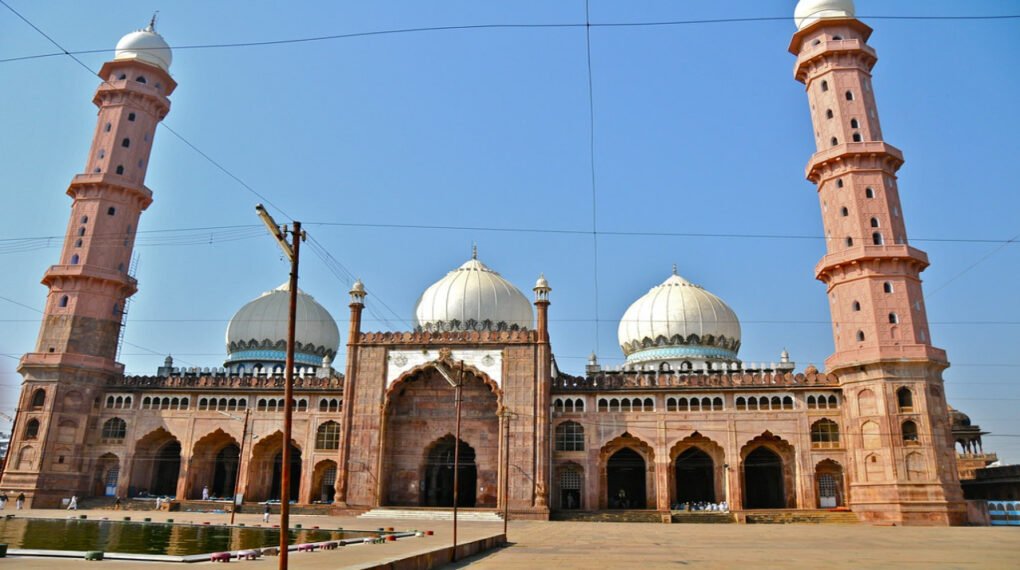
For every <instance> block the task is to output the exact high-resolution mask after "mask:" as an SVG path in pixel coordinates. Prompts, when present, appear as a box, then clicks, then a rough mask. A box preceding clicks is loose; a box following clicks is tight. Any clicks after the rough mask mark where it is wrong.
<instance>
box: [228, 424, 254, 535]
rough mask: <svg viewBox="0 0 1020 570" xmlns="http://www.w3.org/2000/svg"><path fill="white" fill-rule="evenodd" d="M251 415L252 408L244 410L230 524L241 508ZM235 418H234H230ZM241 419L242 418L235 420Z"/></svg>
mask: <svg viewBox="0 0 1020 570" xmlns="http://www.w3.org/2000/svg"><path fill="white" fill-rule="evenodd" d="M250 415H251V408H248V407H246V408H245V409H244V428H243V429H242V430H241V449H240V450H238V452H237V469H235V470H234V497H233V499H232V500H231V502H233V503H234V505H233V506H232V507H231V508H230V524H234V514H235V513H236V512H237V508H238V507H239V506H240V505H239V504H237V492H238V490H239V489H240V487H241V462H242V461H243V460H244V442H245V441H247V439H248V417H249V416H250ZM230 417H232V418H234V416H230ZM234 419H240V418H234Z"/></svg>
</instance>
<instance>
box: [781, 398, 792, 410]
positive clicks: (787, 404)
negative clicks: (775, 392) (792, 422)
mask: <svg viewBox="0 0 1020 570" xmlns="http://www.w3.org/2000/svg"><path fill="white" fill-rule="evenodd" d="M783 409H784V410H792V409H793V398H791V397H790V396H783Z"/></svg>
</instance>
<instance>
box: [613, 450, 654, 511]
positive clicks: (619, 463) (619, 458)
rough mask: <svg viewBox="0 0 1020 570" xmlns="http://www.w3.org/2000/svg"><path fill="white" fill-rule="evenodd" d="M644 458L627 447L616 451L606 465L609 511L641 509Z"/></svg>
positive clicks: (642, 501) (642, 504) (643, 494)
mask: <svg viewBox="0 0 1020 570" xmlns="http://www.w3.org/2000/svg"><path fill="white" fill-rule="evenodd" d="M646 471H647V469H646V468H645V458H644V457H641V454H640V453H638V452H636V451H634V450H633V449H631V448H629V447H625V448H623V449H621V450H620V451H617V452H616V453H614V454H613V456H612V457H610V458H609V461H608V462H607V463H606V483H607V485H606V488H607V490H608V491H609V497H608V501H609V502H608V504H609V508H611V509H643V508H645V506H646V503H645V497H646V496H647V492H646V489H645V472H646Z"/></svg>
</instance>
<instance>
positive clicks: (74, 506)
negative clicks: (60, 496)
mask: <svg viewBox="0 0 1020 570" xmlns="http://www.w3.org/2000/svg"><path fill="white" fill-rule="evenodd" d="M67 510H69V511H77V510H78V495H71V500H70V501H68V503H67Z"/></svg>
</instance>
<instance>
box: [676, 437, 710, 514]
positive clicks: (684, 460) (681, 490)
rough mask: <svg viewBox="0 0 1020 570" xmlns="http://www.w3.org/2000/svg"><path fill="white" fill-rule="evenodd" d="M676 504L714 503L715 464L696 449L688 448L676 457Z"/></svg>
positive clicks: (706, 455) (701, 451)
mask: <svg viewBox="0 0 1020 570" xmlns="http://www.w3.org/2000/svg"><path fill="white" fill-rule="evenodd" d="M674 468H675V471H676V501H675V502H677V503H701V502H704V503H714V502H716V497H715V462H714V461H712V457H711V456H709V455H708V454H707V453H705V452H704V451H703V450H701V449H699V448H697V447H691V448H688V449H687V450H686V451H684V452H683V453H681V454H680V455H678V456H677V457H676V462H675V465H674Z"/></svg>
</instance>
